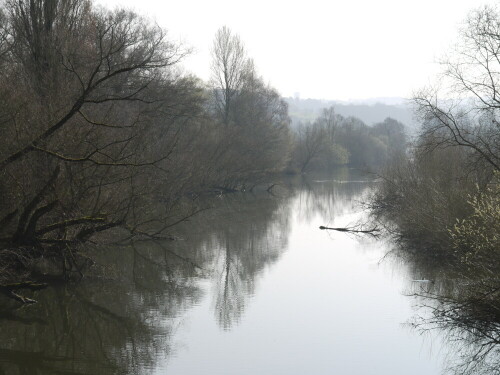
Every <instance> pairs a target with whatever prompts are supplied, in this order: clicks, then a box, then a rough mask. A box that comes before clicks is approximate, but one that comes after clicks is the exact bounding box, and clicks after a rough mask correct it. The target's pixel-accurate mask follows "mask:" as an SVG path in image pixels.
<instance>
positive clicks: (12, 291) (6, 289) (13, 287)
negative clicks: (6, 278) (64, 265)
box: [0, 281, 47, 303]
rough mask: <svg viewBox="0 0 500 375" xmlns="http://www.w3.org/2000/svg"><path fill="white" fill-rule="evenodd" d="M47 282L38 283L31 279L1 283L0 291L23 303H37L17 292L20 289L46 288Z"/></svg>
mask: <svg viewBox="0 0 500 375" xmlns="http://www.w3.org/2000/svg"><path fill="white" fill-rule="evenodd" d="M46 287H47V284H38V283H34V282H31V281H25V282H22V283H16V284H8V285H0V293H2V294H4V295H6V296H7V297H9V298H12V299H15V300H16V301H18V302H21V303H36V301H35V300H34V299H31V298H28V297H24V296H22V295H20V294H17V291H18V290H19V289H29V290H40V289H43V288H46Z"/></svg>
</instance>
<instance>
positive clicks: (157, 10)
mask: <svg viewBox="0 0 500 375" xmlns="http://www.w3.org/2000/svg"><path fill="white" fill-rule="evenodd" d="M98 2H99V3H101V4H103V5H105V6H107V7H110V8H114V7H115V6H124V7H126V8H131V9H134V10H136V11H138V12H139V13H140V14H142V15H146V16H149V17H151V18H152V19H154V20H156V22H157V23H158V24H159V25H160V26H162V27H164V28H166V29H167V30H168V32H169V35H170V38H171V39H173V40H175V41H182V42H183V43H185V44H186V45H188V46H191V47H193V48H194V52H193V54H192V55H191V56H189V57H187V58H186V59H185V60H184V64H183V65H184V67H185V69H186V70H187V71H189V72H192V73H194V74H196V75H197V76H199V77H201V78H202V79H205V80H207V79H208V78H209V76H210V68H209V67H210V47H211V45H212V40H213V37H214V35H215V32H216V31H217V29H218V28H220V27H222V26H223V25H226V26H228V27H229V28H231V29H232V30H233V32H235V33H237V34H239V35H240V38H241V40H242V41H243V42H244V43H245V46H246V48H247V51H248V54H249V56H250V57H252V58H253V59H254V60H255V63H256V66H257V69H258V71H259V72H260V74H261V75H262V76H263V77H264V79H265V80H266V81H268V82H269V83H270V84H271V85H272V86H274V87H275V88H277V89H278V91H279V92H280V93H281V94H282V95H283V96H293V95H294V93H296V92H298V93H300V97H301V98H308V97H309V98H318V99H339V100H348V99H364V98H370V97H409V96H411V93H412V91H414V90H416V89H418V88H420V87H422V86H424V85H426V84H428V83H429V82H432V76H433V74H434V73H435V72H436V71H437V69H438V67H437V65H436V64H435V61H437V59H438V58H439V57H440V56H442V55H443V54H444V52H445V51H446V49H447V48H448V46H449V45H450V44H451V43H452V42H453V41H454V40H456V34H457V30H458V27H459V26H460V23H461V22H462V21H463V20H464V19H465V17H466V15H467V13H468V11H469V10H471V9H474V8H476V7H478V6H481V5H483V4H485V3H489V4H494V3H495V1H493V0H485V1H481V0H418V1H415V0H344V1H337V0H331V1H325V0H307V1H293V0H288V1H283V0H252V1H250V0H247V1H244V2H243V1H239V0H232V1H231V0H205V1H201V0H174V1H165V0H164V1H160V0H141V1H137V0H99V1H98Z"/></svg>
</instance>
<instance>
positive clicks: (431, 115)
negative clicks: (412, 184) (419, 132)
mask: <svg viewBox="0 0 500 375" xmlns="http://www.w3.org/2000/svg"><path fill="white" fill-rule="evenodd" d="M460 37H461V39H460V42H459V43H458V44H457V46H456V48H455V50H454V51H453V53H452V54H451V56H450V57H448V58H446V59H445V60H444V61H443V65H444V67H445V70H444V73H443V77H444V80H443V81H444V83H445V86H444V87H443V88H440V89H439V90H438V89H425V90H421V91H420V92H418V93H417V94H416V95H415V96H414V98H413V101H414V103H415V105H416V109H417V113H418V114H419V115H420V118H421V120H422V122H423V123H424V127H423V131H424V134H423V135H424V136H427V139H432V143H430V144H428V145H427V147H430V148H434V147H455V146H459V147H465V148H467V149H469V150H470V151H471V154H473V155H474V156H475V158H476V161H480V162H482V163H485V165H489V167H490V168H492V169H494V170H497V171H498V170H499V169H500V122H499V121H500V118H499V109H500V97H499V90H500V81H499V80H500V13H499V11H498V10H497V9H496V8H492V7H483V8H480V9H478V10H476V11H474V12H472V13H471V14H470V16H469V18H468V19H467V21H466V23H465V26H464V28H463V29H462V30H461V32H460Z"/></svg>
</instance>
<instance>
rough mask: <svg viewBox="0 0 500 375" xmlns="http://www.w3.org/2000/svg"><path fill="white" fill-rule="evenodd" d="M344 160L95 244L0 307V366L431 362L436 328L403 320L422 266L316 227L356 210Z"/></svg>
mask: <svg viewBox="0 0 500 375" xmlns="http://www.w3.org/2000/svg"><path fill="white" fill-rule="evenodd" d="M376 184H377V182H376V181H373V180H372V179H371V177H369V176H365V175H362V174H360V173H357V172H355V171H349V170H342V171H339V172H338V173H335V174H332V175H329V176H321V177H310V178H307V179H303V178H297V179H295V180H293V181H288V182H285V183H284V184H283V185H281V186H279V187H278V188H276V189H275V190H274V193H275V195H274V196H273V195H270V194H268V193H266V192H261V193H255V194H251V193H246V194H230V195H226V196H222V197H220V198H215V199H213V201H212V202H210V204H211V205H212V206H213V209H211V210H208V211H206V212H205V213H203V214H201V215H199V216H198V217H196V218H195V219H193V220H191V221H190V222H189V223H185V224H183V226H182V227H179V228H177V229H176V236H177V240H176V241H168V242H167V241H166V242H150V241H144V242H136V243H134V245H133V246H127V247H115V248H112V249H110V250H109V251H107V252H106V254H103V255H102V256H101V264H102V265H101V266H100V267H101V269H100V272H101V274H104V275H106V276H107V277H105V278H102V277H101V278H89V279H87V280H85V281H83V282H82V283H79V284H76V285H73V284H70V285H62V286H59V287H54V288H50V289H49V290H45V291H40V292H38V294H37V296H36V297H37V299H38V300H39V303H38V304H36V305H34V306H29V307H26V308H22V309H17V310H13V309H11V308H9V309H7V308H5V307H2V308H1V310H0V374H9V375H10V374H54V373H65V374H169V375H191V374H193V375H194V374H204V375H212V374H213V375H215V374H228V375H229V374H241V375H246V374H248V375H250V374H252V375H255V374H269V375H274V374H287V375H290V374H301V375H303V374H315V375H322V374H325V375H326V374H328V375H330V374H340V375H342V374H345V375H382V374H383V375H391V374H394V375H399V374H405V375H412V374H415V375H417V374H418V375H423V374H425V375H434V374H436V375H438V374H441V373H442V370H443V368H444V367H443V366H444V364H443V363H444V360H445V357H446V355H447V353H448V349H447V348H446V345H444V344H443V343H442V341H441V339H440V337H439V336H435V335H433V334H428V335H423V336H422V335H420V334H419V333H418V332H417V331H415V330H412V329H411V328H410V327H409V326H408V324H407V323H408V322H409V321H410V320H411V319H412V317H413V316H414V315H415V314H418V313H419V312H418V311H416V310H415V303H416V301H415V300H414V299H412V298H409V297H408V296H406V295H405V292H406V291H408V290H410V289H411V288H413V287H414V283H415V281H413V280H415V279H421V278H423V277H424V276H425V275H420V274H418V272H417V271H415V270H414V269H412V268H410V267H408V266H407V265H405V264H402V263H401V262H398V261H396V260H395V259H393V258H390V257H389V258H385V259H384V255H385V254H386V253H387V251H388V250H389V249H390V245H389V244H388V243H386V242H385V241H382V240H374V239H370V238H363V237H354V236H350V235H346V234H345V233H335V232H326V231H321V230H319V229H318V227H319V226H320V225H329V226H346V225H349V224H352V223H355V222H356V221H358V220H360V219H363V217H364V215H366V213H365V212H363V210H362V209H361V208H360V205H359V202H360V201H361V200H363V198H364V197H366V195H367V194H369V193H370V191H371V190H372V189H373V188H375V187H376Z"/></svg>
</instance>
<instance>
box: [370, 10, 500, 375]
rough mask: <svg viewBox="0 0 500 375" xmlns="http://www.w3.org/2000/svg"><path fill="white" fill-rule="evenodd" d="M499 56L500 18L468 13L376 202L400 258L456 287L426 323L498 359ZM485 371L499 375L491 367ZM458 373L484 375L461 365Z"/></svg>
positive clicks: (418, 98)
mask: <svg viewBox="0 0 500 375" xmlns="http://www.w3.org/2000/svg"><path fill="white" fill-rule="evenodd" d="M499 51H500V13H499V12H498V11H497V10H496V9H494V8H489V7H485V8H481V9H479V10H477V11H475V12H472V13H471V14H470V16H469V18H468V20H467V22H466V24H465V27H464V28H463V29H462V30H461V39H460V41H459V43H458V44H457V46H456V48H455V51H454V53H453V54H452V55H451V57H450V58H449V59H447V60H446V61H444V66H445V67H446V70H445V71H444V73H443V77H442V80H441V82H443V86H442V87H440V88H437V89H436V88H433V89H426V90H422V91H421V92H419V93H417V94H416V95H415V97H414V104H415V107H416V110H417V114H418V115H419V117H420V120H421V123H422V129H421V132H420V135H419V137H418V139H417V140H416V142H415V144H414V147H413V148H412V151H411V152H410V154H409V155H408V157H407V158H401V159H399V160H398V161H397V162H396V163H393V164H392V165H391V166H390V167H389V168H388V169H387V170H386V171H385V173H384V174H383V179H384V181H383V183H382V184H381V188H380V190H379V191H378V193H377V195H376V196H375V199H374V201H373V207H374V208H375V212H376V213H377V214H378V215H380V216H382V217H383V218H384V220H385V222H386V223H387V224H388V228H389V229H390V231H391V232H392V234H393V235H394V236H395V237H396V238H397V239H398V240H399V241H400V243H401V244H402V245H403V249H404V250H405V254H406V255H407V256H408V255H411V257H412V258H413V259H416V260H418V261H419V262H421V261H422V259H425V261H427V262H429V260H431V261H432V262H433V264H434V266H435V267H438V268H439V267H441V268H443V269H444V268H446V269H447V270H448V271H449V270H450V269H451V270H452V274H453V278H456V279H458V280H460V282H459V283H458V285H456V287H455V288H452V289H451V290H450V288H448V290H444V291H442V292H440V293H438V294H434V295H432V296H431V297H432V298H433V299H436V300H437V307H435V308H434V312H435V315H434V319H433V320H432V321H431V323H432V324H433V325H442V326H443V327H446V328H447V329H451V330H452V331H453V332H456V329H457V328H459V330H461V331H463V330H466V331H467V332H469V333H470V334H471V335H470V337H472V339H473V340H474V343H475V344H474V346H472V347H473V348H474V349H473V350H477V353H476V354H475V355H474V356H473V357H477V358H479V357H483V356H484V357H489V353H491V354H492V355H493V356H494V355H496V354H498V344H499V341H498V332H499V330H498V327H499V324H500V279H499V277H498V275H499V272H500V200H499V193H500V190H499V185H498V184H499V179H500V164H499V160H500V159H499V158H500V148H499V147H500V123H499V121H500V101H499V98H498V94H497V93H498V89H499V84H500V82H499V76H498V72H499V71H500V58H499V57H500V55H499ZM467 337H469V335H467ZM470 337H469V338H470ZM469 338H468V339H469ZM495 353H496V354H495ZM490 359H491V358H490ZM494 363H497V362H494ZM485 368H486V370H484V369H483V370H484V373H488V374H492V373H495V374H496V373H498V367H497V365H493V366H491V363H490V365H488V366H486V367H485ZM492 368H495V371H493V372H491V371H492V370H491V369H492ZM483 370H481V371H483ZM458 373H461V374H464V373H474V374H476V373H481V372H480V369H478V368H477V367H474V366H470V362H468V363H464V366H463V367H461V369H460V371H459V372H458Z"/></svg>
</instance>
